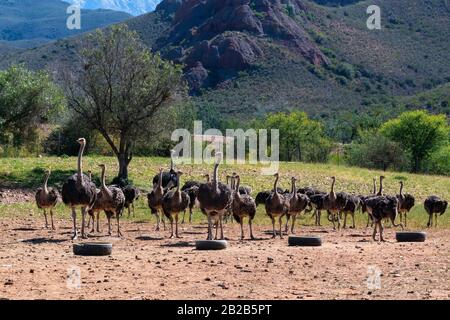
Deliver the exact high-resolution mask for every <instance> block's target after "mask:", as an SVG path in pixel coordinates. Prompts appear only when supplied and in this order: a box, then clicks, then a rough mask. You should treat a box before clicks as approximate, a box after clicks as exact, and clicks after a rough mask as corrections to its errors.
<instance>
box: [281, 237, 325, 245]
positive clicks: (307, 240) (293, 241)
mask: <svg viewBox="0 0 450 320" xmlns="http://www.w3.org/2000/svg"><path fill="white" fill-rule="evenodd" d="M288 244H289V246H299V247H320V246H321V245H322V239H321V238H320V237H318V236H306V237H295V236H290V237H289V239H288Z"/></svg>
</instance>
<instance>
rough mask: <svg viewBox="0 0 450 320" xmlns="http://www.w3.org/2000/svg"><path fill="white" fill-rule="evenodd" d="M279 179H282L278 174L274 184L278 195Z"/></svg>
mask: <svg viewBox="0 0 450 320" xmlns="http://www.w3.org/2000/svg"><path fill="white" fill-rule="evenodd" d="M278 179H280V177H279V176H276V178H275V183H274V184H273V190H274V192H275V194H276V195H278Z"/></svg>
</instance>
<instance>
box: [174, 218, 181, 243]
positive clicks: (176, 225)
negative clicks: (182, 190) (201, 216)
mask: <svg viewBox="0 0 450 320" xmlns="http://www.w3.org/2000/svg"><path fill="white" fill-rule="evenodd" d="M175 236H176V237H177V238H178V239H181V237H180V235H179V234H178V213H177V214H176V216H175Z"/></svg>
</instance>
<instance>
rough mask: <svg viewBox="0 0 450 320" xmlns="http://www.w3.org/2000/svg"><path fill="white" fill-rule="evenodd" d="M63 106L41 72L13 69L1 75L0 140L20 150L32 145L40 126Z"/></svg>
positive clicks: (19, 67)
mask: <svg viewBox="0 0 450 320" xmlns="http://www.w3.org/2000/svg"><path fill="white" fill-rule="evenodd" d="M63 105H64V96H63V95H62V93H61V91H60V90H59V89H58V88H57V87H56V86H55V85H54V83H53V82H52V81H51V80H50V77H49V75H48V74H47V73H46V72H44V71H39V72H32V71H29V70H27V69H25V68H24V67H23V66H20V65H15V66H12V67H10V68H9V69H7V70H4V71H0V140H1V142H2V143H8V142H11V140H12V143H13V145H14V146H16V147H19V146H22V145H23V144H25V143H27V142H30V141H34V137H35V135H36V130H37V129H38V127H39V125H40V124H42V123H43V122H45V121H47V119H48V117H49V116H50V115H51V114H52V113H56V112H58V111H59V110H61V108H62V107H63Z"/></svg>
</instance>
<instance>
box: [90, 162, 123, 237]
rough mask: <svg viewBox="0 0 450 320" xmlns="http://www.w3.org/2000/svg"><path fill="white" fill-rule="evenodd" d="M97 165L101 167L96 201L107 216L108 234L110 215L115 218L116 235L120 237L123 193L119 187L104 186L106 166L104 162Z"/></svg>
mask: <svg viewBox="0 0 450 320" xmlns="http://www.w3.org/2000/svg"><path fill="white" fill-rule="evenodd" d="M99 167H100V168H101V169H102V178H101V179H102V185H101V188H100V194H99V195H98V198H97V202H98V203H99V204H100V206H101V208H102V209H103V210H104V211H105V213H106V217H107V218H108V235H111V218H112V216H115V217H116V219H117V236H118V237H121V236H122V233H121V232H120V223H119V220H120V217H121V215H122V213H123V209H124V208H125V201H126V200H125V195H124V193H123V191H122V189H120V188H117V187H107V186H106V166H105V165H104V164H100V165H99ZM97 226H98V219H97Z"/></svg>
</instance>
